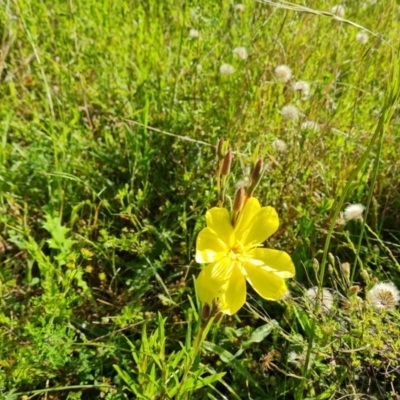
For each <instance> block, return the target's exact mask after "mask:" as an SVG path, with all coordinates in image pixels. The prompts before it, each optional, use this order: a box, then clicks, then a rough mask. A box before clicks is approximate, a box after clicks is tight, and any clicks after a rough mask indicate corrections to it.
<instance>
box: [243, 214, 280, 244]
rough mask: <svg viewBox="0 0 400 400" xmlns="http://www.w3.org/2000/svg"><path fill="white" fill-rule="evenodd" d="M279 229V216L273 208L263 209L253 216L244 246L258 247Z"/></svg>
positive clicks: (244, 239)
mask: <svg viewBox="0 0 400 400" xmlns="http://www.w3.org/2000/svg"><path fill="white" fill-rule="evenodd" d="M278 227H279V218H278V214H277V212H276V211H275V208H273V207H263V208H262V209H261V210H259V211H258V212H257V214H255V215H254V216H253V219H252V220H251V223H250V227H249V230H248V232H247V235H246V236H245V237H244V238H243V241H242V244H243V245H244V246H245V247H248V246H251V247H252V246H257V245H259V244H261V243H262V242H263V241H264V240H266V239H268V238H269V237H270V236H271V235H272V234H274V233H275V232H276V231H277V229H278Z"/></svg>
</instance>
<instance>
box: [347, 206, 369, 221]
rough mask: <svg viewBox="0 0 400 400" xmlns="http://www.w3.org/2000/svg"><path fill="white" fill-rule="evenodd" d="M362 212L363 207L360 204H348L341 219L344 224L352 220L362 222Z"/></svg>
mask: <svg viewBox="0 0 400 400" xmlns="http://www.w3.org/2000/svg"><path fill="white" fill-rule="evenodd" d="M364 210H365V207H364V206H363V205H362V204H350V205H349V206H347V207H346V208H345V209H344V213H343V217H344V219H345V221H346V222H347V221H350V220H352V219H355V220H362V214H363V212H364Z"/></svg>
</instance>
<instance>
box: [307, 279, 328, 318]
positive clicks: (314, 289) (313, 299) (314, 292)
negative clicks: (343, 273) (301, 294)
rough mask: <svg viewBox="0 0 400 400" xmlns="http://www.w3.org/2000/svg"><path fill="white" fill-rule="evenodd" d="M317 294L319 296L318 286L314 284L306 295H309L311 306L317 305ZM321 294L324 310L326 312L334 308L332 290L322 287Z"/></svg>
mask: <svg viewBox="0 0 400 400" xmlns="http://www.w3.org/2000/svg"><path fill="white" fill-rule="evenodd" d="M317 296H318V287H317V286H314V287H312V288H310V289H308V290H307V292H306V297H307V300H308V301H309V304H310V306H311V308H314V307H315V303H316V301H317ZM320 296H321V307H322V311H323V312H325V313H326V312H328V311H329V310H330V309H332V306H333V295H332V293H331V292H330V290H328V289H325V288H322V290H321V293H320Z"/></svg>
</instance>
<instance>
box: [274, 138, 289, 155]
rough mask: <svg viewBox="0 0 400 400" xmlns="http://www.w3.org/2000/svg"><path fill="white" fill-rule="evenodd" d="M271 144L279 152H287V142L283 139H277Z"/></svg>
mask: <svg viewBox="0 0 400 400" xmlns="http://www.w3.org/2000/svg"><path fill="white" fill-rule="evenodd" d="M271 145H272V148H273V149H274V150H275V151H277V152H278V153H285V152H286V150H287V144H286V143H285V142H284V141H283V140H281V139H275V140H274V141H273V142H272V144H271Z"/></svg>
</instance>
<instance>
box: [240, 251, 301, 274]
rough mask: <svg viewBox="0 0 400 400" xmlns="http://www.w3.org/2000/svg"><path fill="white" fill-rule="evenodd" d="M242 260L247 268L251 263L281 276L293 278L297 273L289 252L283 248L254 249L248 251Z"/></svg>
mask: <svg viewBox="0 0 400 400" xmlns="http://www.w3.org/2000/svg"><path fill="white" fill-rule="evenodd" d="M242 262H243V266H244V268H245V269H246V265H247V264H248V263H250V264H251V265H252V266H254V267H259V268H262V269H263V270H265V271H268V272H273V273H274V274H275V275H277V276H279V277H280V278H291V277H293V276H294V275H295V273H296V270H295V268H294V264H293V261H292V259H291V258H290V256H289V254H288V253H286V252H285V251H281V250H273V249H253V250H250V251H248V252H247V253H246V258H245V259H244V258H243V259H242Z"/></svg>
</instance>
